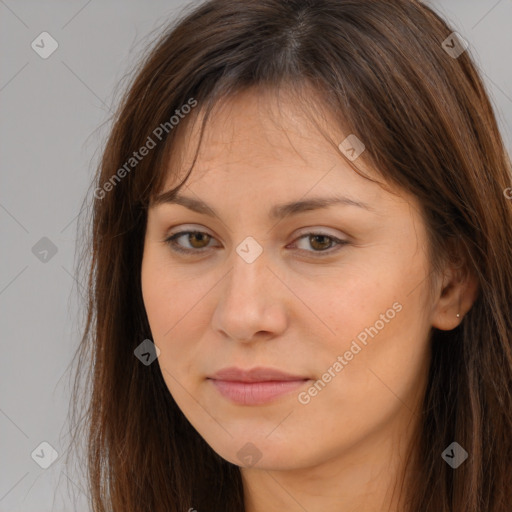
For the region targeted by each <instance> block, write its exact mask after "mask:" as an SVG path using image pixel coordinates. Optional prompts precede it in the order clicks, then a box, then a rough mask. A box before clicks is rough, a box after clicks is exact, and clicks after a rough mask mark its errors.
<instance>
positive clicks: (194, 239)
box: [164, 231, 213, 254]
mask: <svg viewBox="0 0 512 512" xmlns="http://www.w3.org/2000/svg"><path fill="white" fill-rule="evenodd" d="M180 239H183V240H182V241H181V242H179V241H180ZM212 239H213V237H212V236H211V235H209V234H208V233H204V232H202V231H180V232H179V233H175V234H174V235H171V236H169V237H168V238H166V239H165V240H164V242H165V243H167V244H168V245H169V246H170V247H171V249H173V250H174V251H177V252H182V253H189V254H191V253H201V252H203V251H206V250H207V249H209V247H208V244H209V243H210V241H211V240H212Z"/></svg>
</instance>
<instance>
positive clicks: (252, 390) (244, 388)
mask: <svg viewBox="0 0 512 512" xmlns="http://www.w3.org/2000/svg"><path fill="white" fill-rule="evenodd" d="M210 380H211V382H212V383H213V385H214V386H215V387H216V388H217V390H218V391H219V393H220V394H221V395H222V396H224V397H225V398H227V399H228V400H231V401H232V402H234V403H236V404H239V405H261V404H266V403H268V402H271V401H272V400H274V399H275V398H277V397H279V396H282V395H285V394H287V393H290V392H292V391H295V390H297V389H298V388H300V387H301V386H303V385H304V383H306V382H308V379H303V380H287V381H265V382H236V381H228V380H214V379H210Z"/></svg>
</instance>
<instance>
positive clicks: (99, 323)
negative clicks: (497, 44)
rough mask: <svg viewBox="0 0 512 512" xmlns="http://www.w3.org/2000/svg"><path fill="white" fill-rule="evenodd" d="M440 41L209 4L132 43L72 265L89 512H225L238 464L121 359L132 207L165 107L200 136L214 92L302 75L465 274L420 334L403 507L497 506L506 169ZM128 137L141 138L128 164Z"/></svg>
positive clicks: (371, 4) (413, 7)
mask: <svg viewBox="0 0 512 512" xmlns="http://www.w3.org/2000/svg"><path fill="white" fill-rule="evenodd" d="M452 32H453V30H452V29H451V28H450V27H449V25H448V24H447V23H446V22H445V21H444V20H443V19H442V18H441V17H440V16H439V15H438V14H436V13H435V12H434V11H433V10H432V9H431V8H429V7H427V6H425V5H423V4H421V3H420V2H417V1H411V0H378V1H377V0H309V1H308V0H210V1H207V2H206V3H202V4H200V5H198V6H196V7H194V8H193V9H191V10H190V12H187V13H185V14H184V15H182V17H181V18H180V19H179V20H178V21H176V22H175V23H174V24H173V25H172V26H170V27H169V28H168V29H167V30H166V31H165V33H164V34H163V35H162V36H161V37H160V38H159V40H158V41H157V42H156V44H154V45H152V46H151V48H150V49H149V51H148V53H147V55H146V57H145V58H144V59H143V61H142V62H141V63H140V65H139V67H138V68H137V69H136V71H137V72H136V74H135V76H134V78H133V79H132V81H131V83H130V84H129V87H128V89H127V91H126V93H125V95H124V96H123V99H122V101H121V104H120V106H119V109H118V111H117V114H116V115H115V118H114V119H113V127H112V129H111V133H110V136H109V138H108V140H107V142H106V146H105V148H104V152H103V157H102V160H101V164H100V165H99V168H98V172H97V175H96V177H95V180H94V184H93V186H94V198H93V200H92V209H91V212H92V219H90V221H87V222H88V223H87V237H86V238H82V239H83V240H85V250H84V254H83V259H82V260H81V263H80V267H79V268H78V269H77V272H78V273H80V272H81V271H82V269H83V268H85V269H86V271H87V274H86V278H87V280H88V300H87V304H86V305H85V309H86V311H87V314H86V319H85V326H84V329H83V338H82V340H81V344H80V347H79V349H78V351H77V354H76V358H77V362H78V366H77V370H76V377H75V387H74V393H73V397H72V402H71V410H72V411H73V413H72V424H73V425H74V441H75V442H76V444H77V446H78V444H79V442H80V440H85V450H86V455H85V466H86V468H87V478H88V484H89V487H88V493H89V498H90V500H91V505H92V508H93V510H94V511H95V512H100V511H101V512H103V511H107V510H109V511H110V510H112V511H116V512H128V511H133V512H135V511H137V512H142V511H146V510H147V511H152V512H164V511H165V512H171V511H175V512H177V511H180V512H183V511H186V510H189V508H194V509H197V510H199V511H201V510H209V511H210V512H214V511H222V512H231V511H232V512H240V511H242V510H244V504H243V488H242V481H241V475H240V470H239V468H238V466H236V465H233V464H231V463H229V462H227V461H225V460H224V459H222V458H221V457H220V456H219V455H217V454H216V453H215V452H214V451H213V450H212V449H211V448H210V447H209V446H208V445H207V444H206V442H205V441H204V440H203V439H202V438H201V436H200V435H199V434H198V433H197V432H196V430H195V429H194V428H193V426H192V425H191V424H190V423H189V422H188V420H187V419H186V418H185V417H184V415H183V414H182V413H181V411H180V409H179V408H178V406H177V405H176V403H175V401H174V400H173V397H172V396H171V395H170V393H169V390H168V388H167V386H166V384H165V382H164V379H163V377H162V374H161V371H160V368H159V365H158V364H151V365H149V366H145V365H144V364H141V361H139V360H138V359H137V357H135V356H134V350H135V349H136V348H137V346H139V345H140V343H141V342H142V341H143V340H145V339H151V331H150V327H149V324H148V320H147V317H146V313H145V309H144V304H143V300H142V293H141V281H140V270H141V261H142V254H143V243H144V234H145V226H146V219H147V208H148V205H149V204H150V202H151V199H152V198H153V197H154V196H155V194H156V193H158V192H159V191H160V189H161V187H162V183H163V179H164V178H165V173H166V169H167V163H168V159H169V155H170V151H171V149H172V147H173V141H174V140H175V138H176V134H177V133H180V131H181V130H185V129H186V127H187V124H188V122H189V120H190V119H192V118H194V115H193V113H191V114H190V115H185V113H186V112H187V111H188V110H190V109H188V110H187V109H184V108H183V106H184V105H192V104H193V102H194V101H195V102H196V105H197V106H195V107H194V108H195V110H194V112H198V111H202V112H206V113H207V115H206V116H204V119H203V125H202V128H203V129H204V126H205V124H206V123H207V121H208V113H209V112H210V111H211V109H212V108H213V107H214V106H215V105H216V104H217V103H218V101H220V100H221V99H222V98H229V96H230V95H231V94H232V93H234V92H237V91H240V90H242V89H244V88H246V87H257V86H262V87H263V86H264V87H269V88H275V89H276V90H278V89H279V87H284V88H288V89H290V90H291V89H293V88H295V89H296V90H297V91H298V90H299V88H300V87H299V86H300V85H303V84H310V85H311V86H312V87H313V88H314V90H315V91H317V92H318V97H319V98H321V103H322V106H323V108H324V109H328V110H329V111H331V112H333V113H335V114H336V115H337V116H338V119H339V123H340V126H342V128H343V129H344V131H345V133H347V134H348V133H351V134H355V135H356V136H357V137H358V138H359V139H360V140H362V141H364V144H365V146H366V150H365V151H364V153H363V154H362V155H361V156H360V157H359V158H360V159H361V160H358V161H364V162H367V163H368V164H369V165H371V166H373V167H374V168H375V169H377V170H378V171H379V172H380V173H381V174H382V176H384V177H385V179H386V180H388V181H389V182H393V183H396V184H398V185H399V186H400V187H402V188H403V190H406V191H408V192H410V193H412V194H414V195H415V196H416V197H417V198H418V200H419V202H420V204H421V206H422V215H423V217H424V220H425V224H426V226H427V228H428V233H429V242H430V255H431V262H432V268H433V269H434V270H435V271H440V268H441V263H442V262H443V261H447V260H448V259H449V258H459V259H460V261H463V262H464V263H463V265H464V268H465V269H466V270H467V271H468V272H471V273H473V275H475V276H476V277H477V279H478V283H479V294H478V297H477V299H476V301H475V303H474V305H473V307H472V308H471V310H470V311H469V312H468V313H467V315H466V316H465V317H464V319H463V320H462V323H461V325H460V326H459V327H458V328H456V329H454V330H452V331H439V330H436V329H432V332H431V347H432V364H431V368H430V374H429V381H428V386H427V389H426V392H425V399H424V403H423V408H422V411H421V432H420V434H421V435H420V437H419V439H418V443H417V444H415V445H414V446H413V447H411V449H414V450H415V451H416V452H417V453H418V456H419V464H420V472H419V474H418V475H417V477H416V478H414V479H412V481H411V484H409V485H408V486H407V488H406V489H403V492H402V499H403V502H404V504H405V505H406V510H410V511H411V512H448V511H450V512H482V511H485V512H510V506H511V503H512V479H511V478H512V477H511V475H512V473H511V472H510V461H511V460H512V396H511V389H512V354H511V334H512V314H511V313H512V311H511V309H512V306H511V304H512V301H511V299H510V296H511V292H512V201H511V200H510V199H507V194H504V191H505V190H506V189H508V188H509V187H511V186H512V183H511V182H512V176H511V175H512V173H511V163H510V158H509V156H508V154H507V152H506V150H505V149H504V144H503V141H502V138H501V136H500V133H499V130H498V127H497V123H496V120H495V116H494V112H493V108H492V106H491V104H490V101H489V99H488V96H487V93H486V90H485V88H484V85H483V83H482V81H481V79H480V77H479V74H478V72H477V71H476V69H475V65H474V64H473V62H472V59H471V56H470V49H466V51H462V53H460V55H454V54H453V53H450V48H451V49H453V48H458V47H460V42H459V43H457V41H456V40H454V39H453V37H455V36H453V35H452ZM450 37H451V38H452V39H449V38H450ZM446 41H448V44H447V43H446ZM457 45H459V46H457ZM302 101H303V105H304V107H305V108H311V104H312V102H313V99H312V98H309V99H308V98H307V97H303V98H302ZM307 102H309V103H307ZM177 110H178V111H179V112H180V113H181V114H182V115H180V116H179V118H180V120H179V122H176V120H174V121H171V118H172V117H173V116H178V113H176V111H177ZM311 110H312V112H318V111H317V110H315V109H313V108H311ZM158 127H160V131H158V130H157V128H158ZM201 133H202V132H201ZM156 134H159V136H157V135H156ZM148 138H151V140H152V142H154V143H155V144H154V146H152V147H151V148H150V149H149V151H148V152H147V154H146V155H145V156H144V157H143V158H142V157H141V159H140V160H139V159H137V160H136V161H135V160H133V161H132V160H130V158H132V157H133V152H134V151H138V150H139V148H141V147H143V146H146V147H149V146H151V144H150V143H149V142H148V141H149V139H148ZM338 142H339V141H338ZM352 165H353V166H354V168H355V169H357V167H356V166H355V163H352ZM123 168H124V172H123V171H121V169H123ZM187 177H188V176H187ZM180 186H181V185H180ZM79 236H82V235H81V234H80V235H79ZM454 248H455V249H456V250H455V249H454ZM455 253H457V254H455ZM84 378H85V381H83V379H84ZM453 441H457V442H458V443H459V444H460V445H461V446H462V447H463V448H464V449H465V450H466V451H467V452H468V454H469V458H468V459H467V460H466V461H465V462H464V463H463V464H462V465H461V466H460V467H458V468H457V469H452V468H451V467H450V466H449V465H448V464H447V463H445V461H444V460H443V459H442V457H441V454H442V452H443V451H444V450H445V448H446V447H447V446H449V445H450V444H451V443H452V442H453Z"/></svg>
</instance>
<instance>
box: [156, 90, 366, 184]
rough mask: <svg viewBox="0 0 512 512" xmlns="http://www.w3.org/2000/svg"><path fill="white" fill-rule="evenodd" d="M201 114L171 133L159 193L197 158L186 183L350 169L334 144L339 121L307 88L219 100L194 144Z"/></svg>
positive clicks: (340, 132)
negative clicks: (208, 177) (213, 176)
mask: <svg viewBox="0 0 512 512" xmlns="http://www.w3.org/2000/svg"><path fill="white" fill-rule="evenodd" d="M204 114H205V112H204V110H203V109H201V107H200V106H199V108H198V109H197V110H196V111H195V112H194V113H193V114H191V117H190V119H187V121H189V122H186V123H184V126H182V127H181V128H182V129H181V130H180V131H178V133H177V134H176V138H175V140H174V141H173V147H172V148H171V153H170V158H169V159H168V162H167V164H168V165H167V169H166V171H167V174H166V177H165V180H164V181H165V185H164V189H165V190H167V189H169V188H172V186H175V185H176V184H178V183H179V182H180V181H181V180H182V179H183V178H184V177H185V174H186V173H187V171H188V170H189V168H190V166H191V165H192V163H193V162H194V157H195V152H196V150H197V149H198V145H199V142H200V145H199V152H198V154H197V159H196V161H195V163H194V167H193V170H192V173H191V176H190V178H189V180H190V179H194V180H197V179H201V178H202V177H204V175H205V174H206V173H208V172H210V171H212V170H215V171H216V173H217V174H219V173H227V172H228V171H229V170H231V169H236V171H237V172H243V169H248V170H250V172H253V171H254V170H255V169H269V170H274V171H276V170H278V169H280V170H281V171H282V172H284V169H285V168H289V167H290V166H294V168H295V169H297V172H298V171H299V170H300V168H302V167H304V168H306V169H315V168H323V169H324V170H326V169H328V168H332V167H333V166H334V165H337V166H340V165H341V166H343V167H345V168H347V169H350V170H351V172H354V171H353V169H352V168H351V164H350V163H349V162H347V161H346V160H345V159H344V158H343V156H342V155H341V154H340V150H339V149H338V147H337V146H338V144H339V143H340V142H342V141H343V140H344V139H345V138H346V137H347V136H348V135H349V133H347V132H346V131H344V130H343V128H342V126H341V122H340V119H337V118H336V117H335V116H333V115H332V114H331V112H329V110H328V108H327V107H326V106H325V105H323V104H322V102H321V100H320V99H319V98H318V93H316V92H315V91H312V90H311V89H305V90H301V91H299V92H297V91H295V90H287V89H280V90H279V91H278V92H277V91H276V90H274V89H265V88H251V89H248V90H245V91H242V92H238V93H237V94H235V95H233V96H230V97H229V98H225V99H223V100H221V101H219V102H218V103H217V104H216V105H215V106H214V107H213V110H212V111H211V112H210V114H209V117H208V119H207V122H206V124H205V130H204V133H203V135H202V139H201V140H200V131H201V124H202V121H203V119H204ZM356 165H357V167H358V168H360V169H362V170H364V172H365V174H367V175H372V174H375V173H374V171H373V170H372V169H371V167H370V166H367V165H365V163H364V158H362V157H359V158H358V159H357V162H356Z"/></svg>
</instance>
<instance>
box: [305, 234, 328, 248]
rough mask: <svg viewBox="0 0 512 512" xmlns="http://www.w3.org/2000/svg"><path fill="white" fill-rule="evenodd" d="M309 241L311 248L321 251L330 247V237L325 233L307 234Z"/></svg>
mask: <svg viewBox="0 0 512 512" xmlns="http://www.w3.org/2000/svg"><path fill="white" fill-rule="evenodd" d="M309 243H310V245H311V247H313V249H317V250H319V251H322V250H324V249H329V247H331V244H332V238H331V237H329V236H327V235H309Z"/></svg>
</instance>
